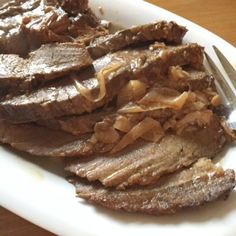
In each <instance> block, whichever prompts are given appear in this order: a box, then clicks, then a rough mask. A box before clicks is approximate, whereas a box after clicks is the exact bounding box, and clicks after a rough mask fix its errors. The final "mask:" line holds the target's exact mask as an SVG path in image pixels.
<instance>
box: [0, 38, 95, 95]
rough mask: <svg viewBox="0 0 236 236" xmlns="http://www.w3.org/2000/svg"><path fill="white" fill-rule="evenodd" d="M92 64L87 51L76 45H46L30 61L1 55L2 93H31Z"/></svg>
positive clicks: (33, 53)
mask: <svg viewBox="0 0 236 236" xmlns="http://www.w3.org/2000/svg"><path fill="white" fill-rule="evenodd" d="M91 64H92V59H91V57H90V55H89V54H88V52H87V50H86V49H85V48H84V47H83V46H82V45H80V44H76V43H62V44H46V45H43V46H41V47H40V48H39V49H38V50H36V51H34V52H32V53H30V54H29V56H28V57H27V58H26V59H23V58H21V57H19V56H18V55H16V54H1V55H0V87H1V93H2V94H3V93H4V92H5V93H7V92H10V93H11V94H15V93H20V92H21V91H27V90H30V89H31V88H35V87H36V86H37V85H39V84H44V83H45V82H46V81H48V80H52V79H54V78H56V77H59V76H62V75H65V74H67V73H69V72H71V71H72V72H73V71H79V70H80V69H81V68H83V67H85V66H88V65H91Z"/></svg>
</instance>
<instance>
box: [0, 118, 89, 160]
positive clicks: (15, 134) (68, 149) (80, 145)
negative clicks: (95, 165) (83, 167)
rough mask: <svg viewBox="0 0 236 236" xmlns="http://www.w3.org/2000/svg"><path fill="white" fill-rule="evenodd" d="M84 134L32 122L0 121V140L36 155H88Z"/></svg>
mask: <svg viewBox="0 0 236 236" xmlns="http://www.w3.org/2000/svg"><path fill="white" fill-rule="evenodd" d="M87 138H88V137H86V136H81V137H78V136H73V135H70V134H67V133H64V132H61V131H55V130H50V129H47V128H43V127H40V126H37V125H34V124H22V125H14V124H10V123H7V122H0V141H1V143H6V144H10V145H11V146H12V147H13V148H15V149H17V150H20V151H24V152H27V153H30V154H33V155H36V156H48V157H64V156H66V157H71V156H80V153H83V154H84V155H88V154H90V153H91V147H90V146H89V144H88V143H87V142H86V141H87Z"/></svg>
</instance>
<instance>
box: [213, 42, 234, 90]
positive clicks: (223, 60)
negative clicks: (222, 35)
mask: <svg viewBox="0 0 236 236" xmlns="http://www.w3.org/2000/svg"><path fill="white" fill-rule="evenodd" d="M213 49H214V51H215V53H216V55H217V56H218V58H219V60H220V62H221V64H222V66H223V67H224V69H225V72H226V73H227V74H228V76H229V78H230V80H231V82H232V84H233V86H234V87H235V88H236V70H235V69H234V67H233V66H232V65H231V64H230V62H229V61H228V60H227V59H226V57H225V56H224V55H223V53H222V52H221V51H220V50H219V49H218V48H217V47H216V46H214V45H213Z"/></svg>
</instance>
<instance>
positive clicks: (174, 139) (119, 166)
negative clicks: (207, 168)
mask: <svg viewBox="0 0 236 236" xmlns="http://www.w3.org/2000/svg"><path fill="white" fill-rule="evenodd" d="M225 142H226V138H225V137H224V132H223V130H222V127H221V126H220V124H219V122H218V121H217V120H213V121H212V122H211V124H210V125H209V126H208V127H206V128H203V129H200V130H198V131H195V132H193V131H192V132H186V133H183V134H182V135H180V136H178V135H174V134H166V135H165V137H164V138H163V139H162V140H161V141H160V142H159V143H158V144H156V143H137V144H136V145H134V146H131V147H130V148H128V149H125V150H124V151H122V152H120V153H118V154H116V155H111V154H103V155H98V156H95V157H93V158H92V159H91V160H89V161H88V159H84V160H82V159H81V160H77V161H76V162H74V163H72V164H69V165H68V166H67V167H66V170H68V171H70V172H72V173H75V174H76V175H78V176H79V177H83V178H87V179H88V180H89V181H95V180H99V181H100V182H101V183H102V184H103V185H104V186H106V187H110V186H115V187H116V188H117V189H124V188H126V187H128V186H132V185H134V184H136V185H137V184H138V185H148V184H151V183H155V182H156V181H157V180H158V179H159V178H160V177H161V176H162V175H164V174H166V173H172V172H175V171H176V170H178V169H180V168H182V167H185V166H189V165H191V164H192V163H193V162H195V161H197V160H198V159H199V158H201V157H209V158H212V157H214V156H215V155H216V154H217V153H218V152H219V151H220V150H221V149H222V147H223V146H224V144H225Z"/></svg>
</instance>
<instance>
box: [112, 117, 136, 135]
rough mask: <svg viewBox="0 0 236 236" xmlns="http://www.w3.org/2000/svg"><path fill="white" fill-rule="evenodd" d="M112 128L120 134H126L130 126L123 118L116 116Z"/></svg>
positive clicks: (127, 120) (125, 118)
mask: <svg viewBox="0 0 236 236" xmlns="http://www.w3.org/2000/svg"><path fill="white" fill-rule="evenodd" d="M113 127H114V128H115V129H117V130H119V131H121V132H124V133H127V132H129V131H130V130H131V128H132V125H131V123H130V121H129V119H127V117H125V116H118V117H117V118H116V121H115V123H114V125H113Z"/></svg>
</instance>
